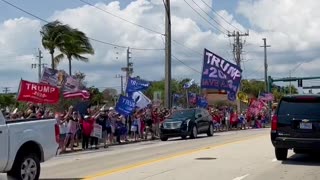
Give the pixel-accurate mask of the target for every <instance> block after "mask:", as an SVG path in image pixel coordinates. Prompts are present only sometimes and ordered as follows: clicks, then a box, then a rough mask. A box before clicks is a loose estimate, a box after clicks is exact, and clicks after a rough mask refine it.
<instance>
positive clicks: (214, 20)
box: [191, 0, 229, 31]
mask: <svg viewBox="0 0 320 180" xmlns="http://www.w3.org/2000/svg"><path fill="white" fill-rule="evenodd" d="M191 1H192V2H193V3H194V4H195V5H196V6H197V7H198V8H199V9H200V10H201V11H202V12H204V13H205V14H207V15H208V16H209V18H210V19H212V20H213V21H214V22H216V23H217V24H218V25H219V26H220V27H222V28H223V29H224V30H226V31H229V30H228V29H226V28H225V27H224V26H222V25H221V24H220V23H219V22H218V21H217V20H215V19H214V18H213V17H211V16H210V14H209V13H207V12H206V11H205V10H203V9H202V8H201V7H200V6H199V5H198V4H197V3H196V2H194V0H191Z"/></svg>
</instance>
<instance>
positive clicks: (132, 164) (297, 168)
mask: <svg viewBox="0 0 320 180" xmlns="http://www.w3.org/2000/svg"><path fill="white" fill-rule="evenodd" d="M269 131H270V130H269V129H256V130H246V131H230V132H223V133H217V134H215V135H214V136H213V137H206V136H202V137H200V138H198V139H194V140H190V139H188V140H180V139H173V140H169V141H167V142H161V141H150V142H141V143H136V144H128V145H121V146H113V147H110V148H108V149H107V150H105V149H100V150H97V151H86V152H78V153H73V154H66V155H62V156H59V157H56V158H54V159H52V160H50V161H47V162H45V163H44V164H42V172H41V178H42V179H45V180H49V179H69V180H71V179H86V180H87V179H88V180H89V179H98V180H104V179H108V180H119V179H124V180H163V179H166V180H180V179H183V180H191V179H192V180H193V179H196V180H208V179H219V180H242V179H244V180H256V179H259V180H264V179H265V180H270V179H273V180H276V179H281V180H285V179H288V180H296V179H297V180H299V179H303V180H309V179H310V180H312V179H315V180H316V179H320V172H319V165H320V158H319V157H312V156H307V155H295V154H293V153H292V152H291V151H290V154H289V156H290V157H289V159H288V160H287V161H284V162H280V161H277V160H276V159H275V157H274V152H273V151H274V150H273V147H272V145H271V142H270V137H269ZM0 179H6V178H5V176H4V175H0Z"/></svg>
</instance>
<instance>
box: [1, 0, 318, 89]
mask: <svg viewBox="0 0 320 180" xmlns="http://www.w3.org/2000/svg"><path fill="white" fill-rule="evenodd" d="M7 1H8V2H10V3H12V4H13V5H15V6H17V7H19V8H21V9H23V10H24V11H27V12H29V13H31V14H33V15H36V16H37V17H40V18H42V19H44V20H45V21H53V20H59V21H61V22H62V23H65V24H69V25H70V26H71V27H73V28H78V29H79V30H81V31H83V32H85V33H86V34H87V36H88V37H90V38H94V39H98V40H100V41H103V42H106V43H112V44H115V45H120V46H124V47H130V48H131V57H132V58H131V61H132V62H133V64H134V74H133V75H134V76H140V77H141V78H143V79H146V80H150V81H153V80H160V79H163V78H164V76H165V75H164V60H165V59H164V58H165V53H164V51H163V50H162V49H163V48H164V42H163V40H164V39H163V38H164V37H163V36H162V35H161V34H163V33H164V6H163V2H162V0H136V1H130V0H119V1H113V0H68V1H65V0H55V1H49V0H42V1H40V0H28V1H24V0H7ZM87 3H90V4H92V5H94V7H93V6H90V5H88V4H87ZM189 5H190V6H191V7H192V8H193V9H192V8H191V7H190V6H189ZM207 5H209V6H207ZM319 8H320V2H318V1H314V0H305V1H299V0H282V1H279V0H228V1H225V0H171V15H172V17H171V18H172V40H173V42H172V55H173V56H174V57H176V58H178V60H176V59H175V58H172V77H173V78H175V79H183V78H193V79H195V80H196V82H197V83H199V82H200V73H199V72H200V71H201V68H202V57H203V55H202V52H203V49H204V48H207V49H209V50H210V51H212V52H214V53H216V54H219V55H220V56H222V57H224V58H225V59H227V60H229V61H231V62H234V59H233V54H232V49H231V43H233V39H232V38H229V37H228V36H227V31H230V32H233V31H237V30H239V31H241V32H249V36H248V37H243V38H242V41H243V42H244V45H243V54H242V60H243V61H242V64H241V65H242V69H243V78H246V79H258V80H263V78H264V68H263V65H264V62H263V58H264V52H263V48H262V47H260V46H261V45H263V41H262V38H267V43H268V44H269V45H271V47H270V48H268V50H267V51H268V64H269V75H271V76H272V77H274V78H281V77H288V76H290V74H291V76H297V77H305V76H317V75H318V71H319V65H320V58H319V57H320V56H319V55H320V51H319V50H318V49H319V48H320V38H317V35H318V29H319V28H320V11H318V9H319ZM0 10H1V11H0V80H1V82H2V83H1V84H2V85H0V88H4V87H10V89H11V91H12V92H14V91H16V90H17V88H18V85H19V81H20V79H21V78H23V79H25V80H29V81H37V80H38V73H37V72H38V70H37V69H34V68H33V69H32V68H31V64H33V63H37V62H38V61H37V57H36V55H37V49H38V48H39V49H40V50H41V51H42V52H43V56H44V58H43V63H45V64H47V66H50V55H49V53H48V51H47V50H45V49H44V48H43V47H42V45H41V36H40V33H39V32H40V30H41V26H43V25H44V24H45V23H46V22H43V21H41V20H39V19H37V18H35V17H33V16H31V15H29V14H27V13H25V12H22V11H20V10H18V9H17V8H15V7H12V6H10V5H8V4H6V3H5V2H4V1H3V0H0ZM194 10H196V11H197V12H198V13H199V14H200V15H201V16H200V15H199V14H198V13H196V12H195V11H194ZM213 10H214V11H213ZM110 13H111V14H113V15H110ZM209 15H210V17H209ZM115 16H117V17H115ZM119 17H120V18H119ZM203 18H204V19H206V20H204V19H203ZM127 21H129V22H127ZM133 24H137V25H139V26H137V25H133ZM150 30H151V31H150ZM91 43H92V45H93V47H94V49H95V54H94V55H92V56H87V57H89V62H88V63H84V62H79V61H73V73H74V72H77V71H81V72H84V73H85V74H86V75H87V76H86V81H87V82H88V85H89V86H95V87H98V88H99V89H101V90H103V89H104V88H109V87H111V88H115V89H117V90H120V79H118V78H115V77H116V75H117V74H122V75H124V72H122V71H121V67H124V66H125V65H126V48H121V47H115V46H114V45H107V44H103V43H98V42H95V41H91ZM181 44H182V45H181ZM141 49H156V50H141ZM58 68H59V69H64V70H66V71H67V70H68V64H67V61H65V60H64V61H63V62H62V63H61V64H59V66H58ZM290 72H291V73H290ZM319 82H320V80H309V81H304V85H305V86H312V85H318V83H319ZM287 84H288V83H286V84H285V83H280V85H287ZM293 84H294V85H296V84H297V82H293Z"/></svg>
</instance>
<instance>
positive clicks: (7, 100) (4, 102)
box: [0, 94, 16, 108]
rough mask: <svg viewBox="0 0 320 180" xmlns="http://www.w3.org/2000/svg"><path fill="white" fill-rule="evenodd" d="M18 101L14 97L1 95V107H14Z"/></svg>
mask: <svg viewBox="0 0 320 180" xmlns="http://www.w3.org/2000/svg"><path fill="white" fill-rule="evenodd" d="M15 103H16V100H15V98H14V96H13V95H7V94H6V95H0V107H1V108H5V107H10V106H12V105H15Z"/></svg>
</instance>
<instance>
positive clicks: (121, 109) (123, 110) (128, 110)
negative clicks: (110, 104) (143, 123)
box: [115, 95, 136, 116]
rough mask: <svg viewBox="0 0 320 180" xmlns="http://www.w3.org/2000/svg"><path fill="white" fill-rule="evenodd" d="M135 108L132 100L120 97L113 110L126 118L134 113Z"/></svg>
mask: <svg viewBox="0 0 320 180" xmlns="http://www.w3.org/2000/svg"><path fill="white" fill-rule="evenodd" d="M135 107H136V103H135V102H134V100H133V99H132V98H129V97H126V96H122V95H121V96H120V98H119V100H118V103H117V105H116V108H115V110H116V111H117V112H118V113H119V114H121V115H124V116H128V115H131V114H132V113H133V112H134V110H135Z"/></svg>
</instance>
